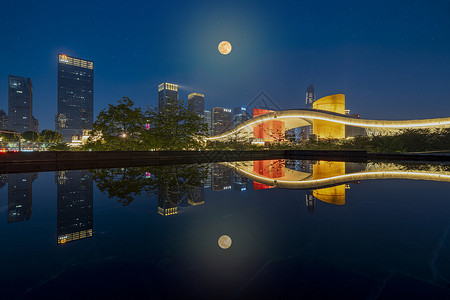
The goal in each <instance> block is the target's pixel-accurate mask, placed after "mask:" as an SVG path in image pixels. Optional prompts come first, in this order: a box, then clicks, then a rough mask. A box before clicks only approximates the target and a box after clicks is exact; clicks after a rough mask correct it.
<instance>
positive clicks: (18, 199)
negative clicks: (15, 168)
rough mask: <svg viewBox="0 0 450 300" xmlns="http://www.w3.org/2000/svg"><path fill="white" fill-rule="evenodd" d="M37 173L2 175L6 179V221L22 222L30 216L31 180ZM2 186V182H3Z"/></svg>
mask: <svg viewBox="0 0 450 300" xmlns="http://www.w3.org/2000/svg"><path fill="white" fill-rule="evenodd" d="M37 177H38V173H16V174H9V175H7V177H5V176H2V181H3V182H4V180H5V179H6V178H7V180H8V223H15V222H22V221H25V220H27V221H28V220H29V219H30V218H31V211H32V200H33V187H32V185H33V181H34V180H35V179H36V178H37ZM3 186H4V184H3Z"/></svg>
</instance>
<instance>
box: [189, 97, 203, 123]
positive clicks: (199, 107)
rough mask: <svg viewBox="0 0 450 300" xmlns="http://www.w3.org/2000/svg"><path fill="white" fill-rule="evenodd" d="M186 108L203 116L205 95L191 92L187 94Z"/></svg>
mask: <svg viewBox="0 0 450 300" xmlns="http://www.w3.org/2000/svg"><path fill="white" fill-rule="evenodd" d="M188 109H189V110H190V111H192V112H194V113H195V114H196V115H197V116H199V117H203V116H204V113H205V95H203V94H200V93H192V94H189V95H188Z"/></svg>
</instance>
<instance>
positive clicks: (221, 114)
mask: <svg viewBox="0 0 450 300" xmlns="http://www.w3.org/2000/svg"><path fill="white" fill-rule="evenodd" d="M211 119H212V120H211V122H212V135H218V134H221V133H224V132H225V131H227V130H230V129H231V125H232V123H231V109H229V108H223V107H213V109H212V113H211Z"/></svg>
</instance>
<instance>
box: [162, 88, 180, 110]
mask: <svg viewBox="0 0 450 300" xmlns="http://www.w3.org/2000/svg"><path fill="white" fill-rule="evenodd" d="M176 100H178V85H176V84H173V83H168V82H163V83H161V84H160V85H159V86H158V108H159V109H161V108H163V107H165V106H166V105H170V103H172V102H174V101H176Z"/></svg>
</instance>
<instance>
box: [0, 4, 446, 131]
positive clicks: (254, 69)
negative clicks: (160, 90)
mask: <svg viewBox="0 0 450 300" xmlns="http://www.w3.org/2000/svg"><path fill="white" fill-rule="evenodd" d="M0 29H1V30H0V45H1V47H0V109H3V110H5V111H6V112H7V108H8V107H7V99H8V95H7V93H8V74H11V75H19V76H24V77H30V78H31V80H32V82H33V87H34V115H35V117H36V118H38V120H39V122H40V130H42V129H45V128H50V129H54V120H55V114H56V107H57V98H56V92H57V54H58V53H63V54H67V55H71V56H75V57H80V58H84V59H88V60H92V61H94V115H95V116H96V115H97V114H98V112H99V111H100V110H101V109H102V108H104V107H106V106H107V104H113V103H116V102H117V100H119V99H121V98H122V97H123V96H127V97H130V98H131V99H133V100H134V101H135V102H136V103H137V104H138V105H140V106H142V107H144V106H146V105H153V106H155V105H156V104H157V85H158V84H159V83H161V82H164V81H167V82H171V83H176V84H179V85H181V88H182V91H181V95H180V96H181V98H183V99H185V100H186V99H187V94H188V93H191V92H201V93H204V94H205V101H206V107H207V108H211V107H214V106H222V107H228V108H232V107H236V106H246V105H247V104H248V103H249V102H250V101H251V100H252V99H253V98H254V97H255V96H256V95H257V94H258V93H259V92H260V91H262V90H263V91H265V92H266V93H267V94H268V95H270V96H271V98H272V99H273V101H275V102H276V103H277V104H278V105H279V107H281V108H283V109H288V108H304V106H305V104H304V103H305V92H306V87H307V86H308V85H309V84H313V85H314V87H315V90H316V96H317V97H323V96H327V95H329V94H335V93H344V94H345V95H346V107H347V108H348V109H350V110H351V113H360V114H361V117H363V118H372V119H408V118H431V117H448V116H450V57H449V55H450V1H384V2H383V1H351V2H349V1H267V2H265V1H254V2H250V1H247V2H245V3H243V1H238V2H234V3H233V2H231V1H221V3H213V2H210V1H202V2H193V1H179V2H177V1H73V2H72V1H67V2H64V1H1V2H0ZM222 40H228V41H230V42H231V44H232V46H233V50H232V52H231V53H230V54H229V55H227V56H223V55H221V54H220V53H219V52H218V51H217V45H218V44H219V42H220V41H222Z"/></svg>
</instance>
